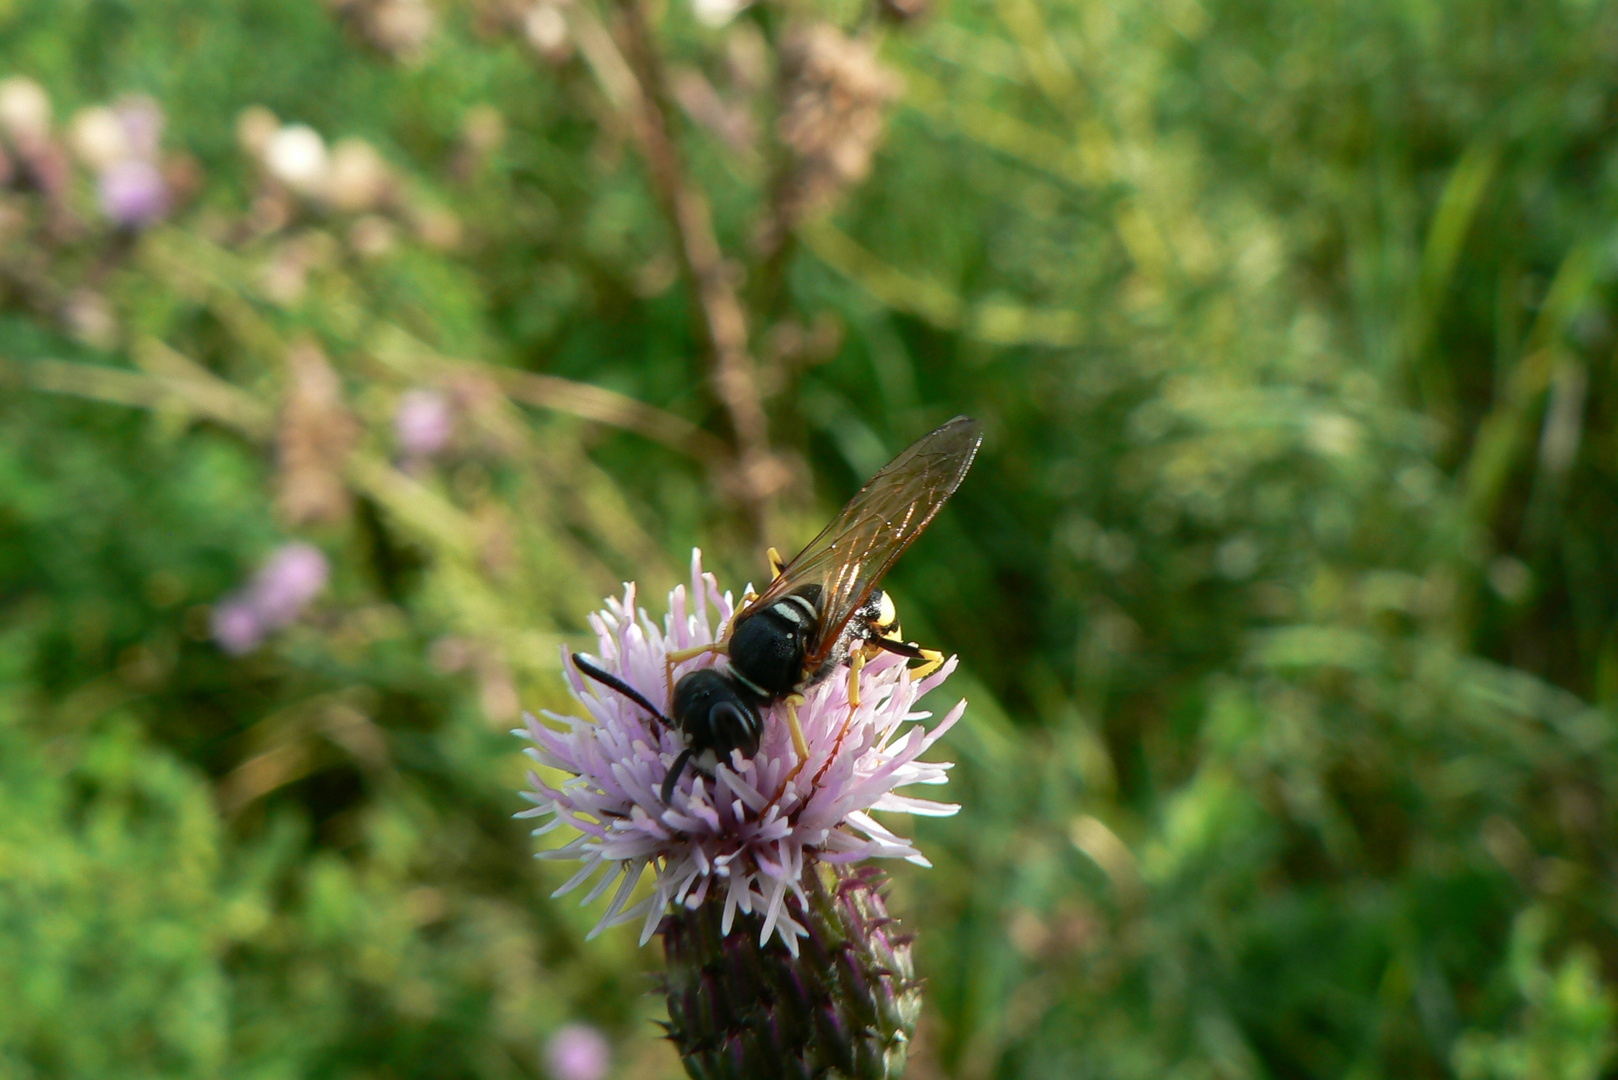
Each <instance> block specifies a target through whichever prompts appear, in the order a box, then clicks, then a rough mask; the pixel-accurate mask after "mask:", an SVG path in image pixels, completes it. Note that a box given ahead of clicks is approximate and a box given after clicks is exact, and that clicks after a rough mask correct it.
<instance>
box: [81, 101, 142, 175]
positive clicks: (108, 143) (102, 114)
mask: <svg viewBox="0 0 1618 1080" xmlns="http://www.w3.org/2000/svg"><path fill="white" fill-rule="evenodd" d="M67 137H68V145H69V146H71V147H72V148H73V153H74V155H75V156H76V157H77V158H78V159H79V160H80V161H82V162H84V164H86V165H88V166H89V167H90V168H92V169H94V170H95V171H96V172H105V171H106V170H108V169H110V168H112V167H113V166H114V165H116V164H118V163H119V162H120V161H122V160H124V159H125V158H126V157H128V156H129V154H130V146H129V137H128V136H127V135H126V134H125V133H124V125H123V124H122V122H120V121H119V119H118V114H117V113H115V112H113V111H112V110H111V109H109V108H107V107H106V106H105V105H96V106H92V107H91V108H88V109H80V110H79V111H78V112H77V113H75V114H74V116H73V120H72V122H71V123H70V124H69V125H68V135H67Z"/></svg>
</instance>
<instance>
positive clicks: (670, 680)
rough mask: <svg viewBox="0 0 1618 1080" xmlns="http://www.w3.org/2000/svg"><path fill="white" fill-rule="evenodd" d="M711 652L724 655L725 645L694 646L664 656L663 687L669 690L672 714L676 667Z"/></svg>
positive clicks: (714, 643)
mask: <svg viewBox="0 0 1618 1080" xmlns="http://www.w3.org/2000/svg"><path fill="white" fill-rule="evenodd" d="M711 652H712V653H720V654H721V655H722V654H724V652H725V643H724V642H723V641H716V642H713V643H712V644H709V645H693V646H692V647H691V648H689V649H675V650H674V651H673V652H668V653H664V654H663V685H664V686H667V687H668V688H669V694H668V697H669V703H668V709H669V712H670V714H672V713H673V712H674V665H675V664H683V663H685V662H686V661H687V660H693V659H695V658H697V657H699V656H701V655H702V654H703V653H711Z"/></svg>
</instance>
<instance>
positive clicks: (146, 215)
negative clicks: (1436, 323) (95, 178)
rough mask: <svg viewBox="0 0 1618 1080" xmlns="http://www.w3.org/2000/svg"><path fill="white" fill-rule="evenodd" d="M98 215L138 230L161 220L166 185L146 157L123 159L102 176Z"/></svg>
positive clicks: (166, 202)
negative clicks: (100, 214)
mask: <svg viewBox="0 0 1618 1080" xmlns="http://www.w3.org/2000/svg"><path fill="white" fill-rule="evenodd" d="M97 193H98V194H99V195H100V197H101V212H102V213H103V214H106V215H107V218H108V219H109V220H111V221H113V222H115V223H116V224H118V225H121V226H123V227H125V228H129V229H137V228H141V227H142V226H145V225H150V224H152V223H153V222H155V221H158V220H160V219H161V218H162V217H163V215H164V214H166V213H168V209H169V189H168V184H167V183H165V182H164V180H163V174H162V173H161V172H159V171H158V168H157V166H156V165H154V164H153V163H152V162H150V161H148V160H146V159H145V158H125V159H124V160H123V161H120V162H118V163H116V164H114V165H112V166H109V167H108V169H107V170H106V171H105V172H103V173H102V174H101V178H100V180H99V182H98V183H97Z"/></svg>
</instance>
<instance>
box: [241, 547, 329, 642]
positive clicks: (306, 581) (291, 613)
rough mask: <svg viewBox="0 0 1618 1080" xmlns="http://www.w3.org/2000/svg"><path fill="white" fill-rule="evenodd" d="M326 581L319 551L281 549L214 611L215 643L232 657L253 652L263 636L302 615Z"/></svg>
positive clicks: (325, 573)
mask: <svg viewBox="0 0 1618 1080" xmlns="http://www.w3.org/2000/svg"><path fill="white" fill-rule="evenodd" d="M330 576H331V567H330V566H329V564H328V563H327V562H326V556H325V555H323V554H322V553H321V551H320V549H319V548H317V547H315V546H314V545H313V544H304V543H291V544H283V545H282V546H281V547H279V548H277V549H276V550H275V553H274V554H272V555H271V556H270V558H269V561H268V562H266V563H265V564H264V565H263V566H262V567H260V568H259V571H258V573H256V574H254V575H253V580H252V582H251V583H249V584H248V586H247V588H245V589H242V590H241V591H239V592H236V593H233V594H231V595H230V596H228V597H226V598H225V599H224V600H221V601H220V602H219V603H218V604H216V605H215V606H214V611H213V638H214V641H215V642H216V643H217V644H218V645H219V647H220V648H221V649H223V650H224V651H225V652H227V653H230V654H231V655H232V656H240V655H242V654H244V653H249V652H252V651H253V650H254V649H256V648H258V646H259V644H260V643H261V642H262V641H263V640H264V637H265V635H266V634H268V633H270V632H271V631H273V630H279V629H280V628H281V627H283V626H286V625H287V624H289V623H291V622H292V621H293V620H294V619H296V618H297V617H298V616H299V615H300V614H302V613H303V609H304V608H306V607H308V606H309V602H310V601H311V600H313V599H314V598H315V597H316V596H318V595H319V594H320V590H321V589H323V588H325V587H326V581H327V579H328V578H329V577H330Z"/></svg>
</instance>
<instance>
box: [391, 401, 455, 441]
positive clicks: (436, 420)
mask: <svg viewBox="0 0 1618 1080" xmlns="http://www.w3.org/2000/svg"><path fill="white" fill-rule="evenodd" d="M393 434H394V437H395V438H397V439H398V440H399V446H400V448H401V449H402V450H403V451H404V453H405V456H406V457H412V458H424V457H432V456H433V455H434V454H436V453H438V452H439V451H440V450H442V449H444V447H445V446H447V445H449V440H450V437H451V436H453V435H454V434H455V414H454V412H453V410H452V409H451V408H450V404H449V402H448V401H447V400H446V399H445V398H444V395H443V394H440V393H439V392H438V391H436V390H412V391H410V392H409V393H407V394H405V395H404V396H403V397H402V398H400V399H399V408H398V411H396V412H395V413H394V414H393Z"/></svg>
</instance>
